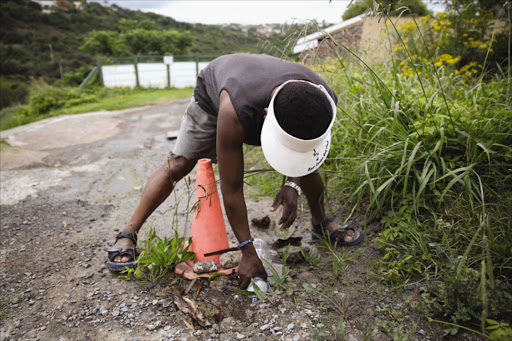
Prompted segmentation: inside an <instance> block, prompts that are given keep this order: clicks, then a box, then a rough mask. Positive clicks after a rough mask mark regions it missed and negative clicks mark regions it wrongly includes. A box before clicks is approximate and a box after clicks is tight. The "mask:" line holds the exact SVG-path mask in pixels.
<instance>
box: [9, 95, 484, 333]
mask: <svg viewBox="0 0 512 341" xmlns="http://www.w3.org/2000/svg"><path fill="white" fill-rule="evenodd" d="M186 104H187V101H186V100H180V101H175V102H172V103H166V104H162V105H155V106H147V107H142V108H136V109H130V110H123V111H118V112H98V113H90V114H83V115H74V116H62V117H56V118H51V119H48V120H44V121H40V122H36V123H32V124H29V125H26V126H23V127H18V128H15V129H11V130H8V131H3V132H2V133H1V138H2V139H3V140H4V141H6V142H7V143H8V144H9V146H5V145H4V146H2V150H1V154H0V156H1V158H0V161H1V162H0V167H1V168H0V169H1V172H0V180H1V192H0V193H1V197H0V198H1V222H0V232H1V241H0V247H1V249H0V280H1V282H0V283H1V284H0V340H253V339H259V340H267V339H268V340H294V341H297V340H311V339H319V340H336V339H338V340H350V341H354V340H390V339H397V340H406V339H409V340H440V339H443V337H442V334H443V333H442V329H443V328H442V326H439V325H437V324H433V323H428V322H427V319H426V317H425V312H424V311H422V310H421V309H418V308H415V307H416V306H417V305H418V303H421V296H420V288H421V285H422V284H421V283H420V284H412V285H409V286H408V287H407V288H406V289H405V290H395V289H393V288H390V287H387V286H386V285H384V284H383V283H382V282H380V281H379V278H378V276H376V275H375V274H374V271H375V267H374V263H375V262H376V261H377V260H378V250H377V248H376V242H375V238H376V236H377V235H378V233H379V225H378V223H373V224H371V225H369V227H368V229H367V239H366V241H365V242H364V243H362V244H360V245H359V246H357V247H352V248H349V249H348V250H346V252H345V253H344V251H343V250H342V249H341V248H338V250H337V252H338V255H339V257H340V259H341V260H342V261H340V262H339V263H338V265H337V267H336V270H338V274H337V275H336V274H334V271H333V268H334V267H333V262H332V260H333V256H332V255H331V254H329V253H328V252H326V251H325V250H324V249H322V248H314V250H318V256H319V259H321V260H322V262H321V263H320V264H318V265H316V266H313V265H311V264H307V263H306V262H303V261H298V262H294V263H289V264H287V265H286V269H288V275H287V279H286V281H285V282H284V287H285V290H284V292H283V293H280V294H274V295H271V296H270V297H269V298H267V299H266V300H264V301H256V302H253V303H251V302H250V300H249V298H248V297H247V296H244V295H241V294H240V293H238V292H237V291H235V288H236V283H237V279H236V276H226V277H218V278H216V279H214V280H212V281H203V282H201V281H197V282H195V283H193V284H192V285H191V282H190V281H188V280H185V279H183V278H182V277H181V276H179V275H176V274H171V275H168V276H167V277H166V278H165V279H164V280H162V281H160V282H158V283H145V282H140V281H135V280H130V281H127V280H120V279H118V278H117V276H116V275H115V274H112V273H110V272H109V271H108V270H107V269H106V268H105V265H104V262H105V259H106V257H105V256H106V253H105V252H103V248H104V247H107V246H109V244H110V243H111V242H112V241H113V236H114V235H115V234H116V230H118V229H120V228H121V227H122V226H123V225H124V224H126V222H127V221H128V220H129V219H130V216H131V213H132V210H133V209H134V207H135V205H136V203H137V202H138V199H139V196H140V194H141V190H142V187H143V186H144V183H145V180H146V179H147V177H148V176H149V175H150V174H151V172H152V171H153V170H154V169H156V167H158V166H159V165H160V164H161V163H162V162H163V161H164V160H165V158H166V154H167V152H168V151H169V150H170V149H171V148H172V146H173V143H174V141H172V140H167V139H166V133H167V132H168V131H172V130H176V129H178V127H179V123H180V117H181V115H182V112H183V110H184V108H185V106H186ZM193 175H194V172H192V174H191V177H192V179H193ZM249 190H250V189H248V191H249ZM186 194H187V190H186V188H185V186H184V185H183V184H179V185H178V186H177V189H176V194H175V195H171V197H170V198H169V199H168V200H167V201H166V202H164V203H163V204H162V205H161V207H160V208H159V209H158V210H157V212H155V213H154V214H153V215H152V217H150V219H149V220H148V222H147V223H146V224H145V226H144V227H143V229H142V230H141V235H142V238H143V239H144V238H147V232H148V230H149V227H150V226H151V227H153V228H155V229H156V230H157V232H158V234H159V235H162V236H163V235H167V236H169V235H171V234H172V233H173V232H172V227H173V226H174V225H173V223H172V221H173V217H174V216H177V217H178V223H177V226H179V229H180V233H187V232H189V228H190V219H189V220H187V219H186V214H184V213H183V211H184V210H185V208H186V207H185V206H184V205H185V204H183V203H182V201H183V200H181V201H180V203H179V204H178V209H177V210H176V209H170V208H172V207H176V198H178V197H180V196H181V198H184V197H187V195H186ZM271 202H272V199H271V198H260V197H256V196H251V199H250V200H248V203H247V204H248V212H249V219H252V218H261V217H263V216H265V215H269V216H270V218H271V220H272V221H273V222H275V221H276V220H277V219H278V218H279V212H277V213H275V214H269V212H268V207H269V206H270V204H271ZM332 204H334V205H335V203H332ZM176 212H178V214H177V215H176ZM336 214H337V215H339V217H340V219H344V218H345V217H346V216H347V215H346V213H345V212H343V211H341V210H339V211H336ZM351 220H352V223H353V225H355V226H357V227H359V228H360V227H362V225H363V224H362V219H360V218H358V216H357V215H354V216H353V218H352V219H351ZM308 221H309V216H308V214H307V212H304V213H301V214H300V216H299V218H298V219H297V221H296V223H295V224H294V227H293V228H294V229H296V230H297V232H296V233H295V234H294V237H297V236H301V237H303V243H304V245H305V246H310V247H314V246H319V245H318V244H314V243H312V241H311V236H310V234H309V233H308V230H309V225H308V224H309V223H308ZM271 225H273V226H275V223H272V224H271ZM227 230H228V236H229V239H230V240H232V241H235V238H234V236H233V234H232V232H231V229H230V227H229V225H228V227H227ZM252 233H253V236H254V237H255V238H260V239H262V240H264V241H265V242H267V244H271V243H272V242H273V241H275V240H276V239H277V238H279V237H283V234H282V233H281V232H280V231H279V229H278V228H275V227H272V226H271V227H270V228H268V229H265V228H259V227H256V226H253V227H252ZM268 254H269V256H268V257H269V258H270V260H271V261H272V262H273V263H274V264H275V266H276V268H279V267H280V265H279V263H280V257H279V255H278V254H276V252H274V251H269V252H268ZM187 289H188V291H187ZM274 289H275V288H274ZM180 290H181V292H182V293H183V295H184V296H185V297H188V298H189V299H191V300H192V301H193V302H195V303H196V304H197V305H198V306H199V309H200V310H201V312H202V313H203V314H204V316H205V318H206V319H208V321H209V322H210V323H211V326H210V327H206V328H204V327H201V326H200V325H199V324H198V323H197V322H196V321H195V320H193V319H192V318H191V317H190V316H189V315H187V314H184V313H183V312H182V311H180V310H179V309H178V308H177V306H176V305H175V304H174V301H173V296H172V294H173V293H176V292H179V291H180ZM184 291H185V292H184ZM468 338H470V339H475V338H474V337H473V336H471V335H468V334H460V335H459V336H458V337H457V338H456V339H461V340H462V339H468Z"/></svg>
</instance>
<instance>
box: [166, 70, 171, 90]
mask: <svg viewBox="0 0 512 341" xmlns="http://www.w3.org/2000/svg"><path fill="white" fill-rule="evenodd" d="M166 66H167V87H169V88H170V87H171V65H170V64H167V65H166Z"/></svg>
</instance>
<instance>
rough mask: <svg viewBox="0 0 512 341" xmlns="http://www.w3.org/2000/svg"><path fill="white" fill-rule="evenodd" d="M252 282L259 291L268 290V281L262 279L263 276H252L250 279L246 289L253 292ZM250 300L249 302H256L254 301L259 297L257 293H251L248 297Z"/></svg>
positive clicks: (265, 291)
mask: <svg viewBox="0 0 512 341" xmlns="http://www.w3.org/2000/svg"><path fill="white" fill-rule="evenodd" d="M253 282H254V285H256V286H258V288H259V289H260V291H261V292H264V293H267V292H268V283H267V282H266V281H264V280H263V278H261V277H259V276H258V277H254V278H253V279H252V281H251V283H250V284H249V286H248V287H247V291H250V292H255V291H254V286H253ZM250 300H251V302H256V301H258V300H259V297H258V296H257V295H252V296H251V297H250Z"/></svg>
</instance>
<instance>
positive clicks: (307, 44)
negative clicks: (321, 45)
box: [293, 14, 365, 53]
mask: <svg viewBox="0 0 512 341" xmlns="http://www.w3.org/2000/svg"><path fill="white" fill-rule="evenodd" d="M364 16H365V15H364V14H361V15H358V16H357V17H353V18H350V19H348V20H346V21H343V22H342V23H340V24H336V25H333V26H330V27H327V28H325V29H323V30H321V31H318V32H315V33H312V34H309V35H307V36H305V37H304V38H300V39H299V40H297V43H296V44H295V46H294V47H293V53H301V52H302V51H306V50H310V49H313V48H315V47H317V46H318V40H320V39H322V38H324V37H325V36H328V35H332V34H334V33H336V32H339V31H343V30H345V29H347V28H349V27H352V26H354V25H357V24H359V23H361V22H362V21H363V18H364Z"/></svg>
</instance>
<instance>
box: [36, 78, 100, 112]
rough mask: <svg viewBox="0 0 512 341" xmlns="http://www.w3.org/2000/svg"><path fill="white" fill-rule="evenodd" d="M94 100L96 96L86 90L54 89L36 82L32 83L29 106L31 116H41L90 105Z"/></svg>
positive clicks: (41, 82)
mask: <svg viewBox="0 0 512 341" xmlns="http://www.w3.org/2000/svg"><path fill="white" fill-rule="evenodd" d="M96 100H97V98H96V96H95V95H94V94H92V93H90V92H89V91H87V90H80V89H77V88H68V87H55V86H51V85H48V84H46V83H44V82H43V81H38V82H35V83H34V86H33V90H32V94H31V96H30V99H29V105H30V109H31V111H32V113H33V114H35V115H41V114H46V113H48V112H50V111H52V110H55V109H59V108H63V107H70V106H75V105H78V104H82V103H91V102H95V101H96Z"/></svg>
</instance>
